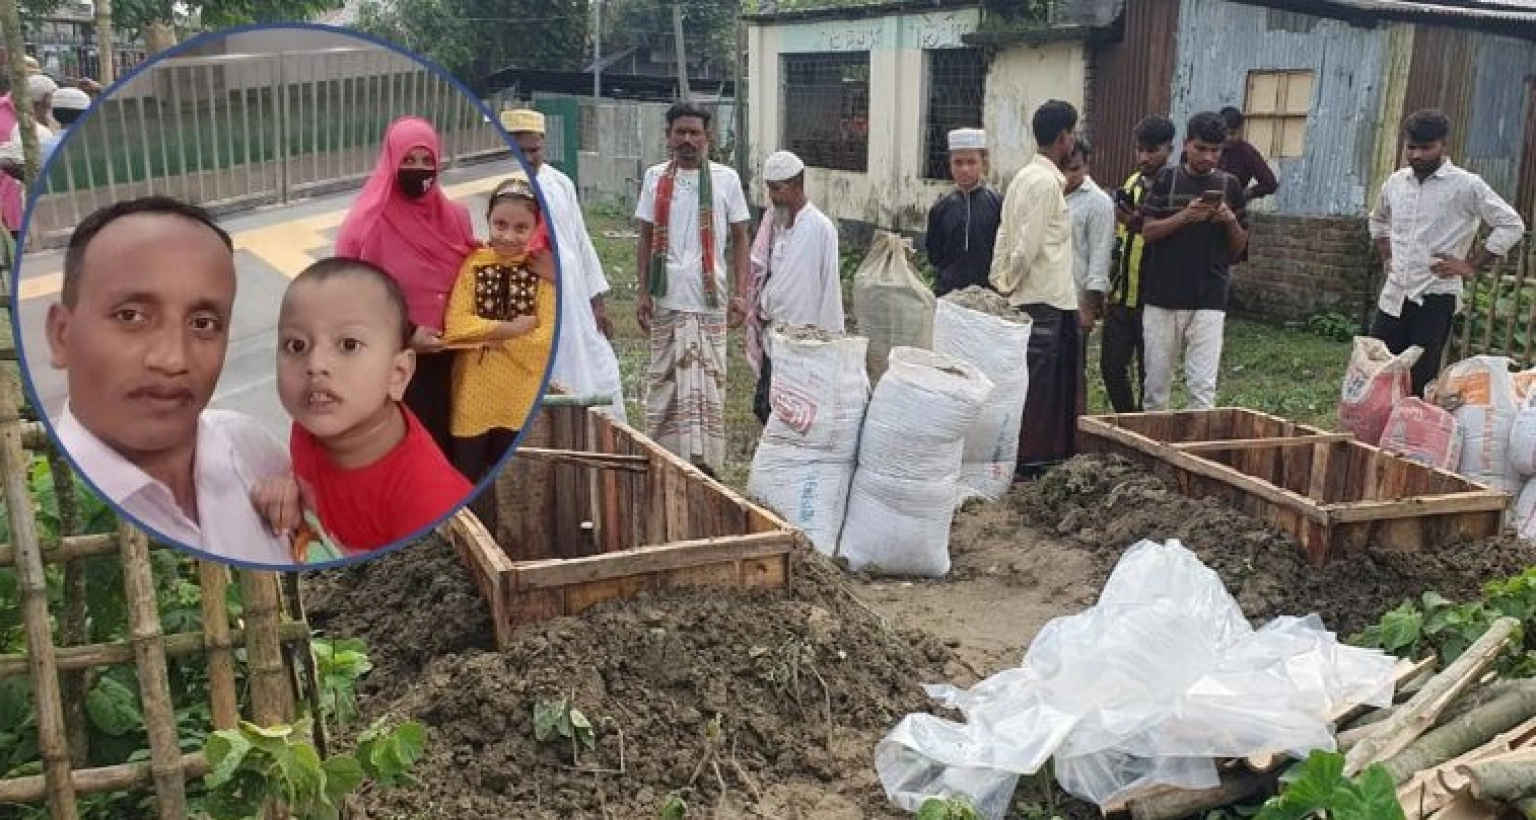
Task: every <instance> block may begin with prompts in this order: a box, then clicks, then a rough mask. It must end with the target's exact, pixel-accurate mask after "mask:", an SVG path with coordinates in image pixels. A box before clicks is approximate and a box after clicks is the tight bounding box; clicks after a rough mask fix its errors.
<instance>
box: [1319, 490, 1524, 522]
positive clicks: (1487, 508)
mask: <svg viewBox="0 0 1536 820" xmlns="http://www.w3.org/2000/svg"><path fill="white" fill-rule="evenodd" d="M1508 504H1509V496H1507V495H1505V494H1504V493H1497V492H1493V491H1491V490H1484V491H1482V492H1473V493H1454V494H1451V495H1426V496H1419V497H1418V498H1400V499H1397V500H1395V501H1356V502H1352V503H1348V504H1329V505H1326V506H1324V507H1323V508H1322V510H1323V512H1325V513H1326V514H1327V516H1328V521H1329V522H1331V523H1338V524H1348V523H1351V522H1355V521H1381V520H1386V519H1392V518H1417V517H1421V516H1426V515H1444V514H1450V513H1470V512H1495V511H1497V512H1503V510H1504V508H1505V507H1506V506H1508Z"/></svg>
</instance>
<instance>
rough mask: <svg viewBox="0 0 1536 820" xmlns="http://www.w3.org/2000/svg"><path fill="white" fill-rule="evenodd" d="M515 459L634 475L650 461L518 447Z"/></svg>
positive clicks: (589, 451) (581, 452) (613, 455)
mask: <svg viewBox="0 0 1536 820" xmlns="http://www.w3.org/2000/svg"><path fill="white" fill-rule="evenodd" d="M517 457H518V458H526V459H528V460H530V461H547V462H550V463H553V464H560V465H563V466H572V467H577V468H581V467H588V468H592V469H597V470H628V471H630V472H634V473H643V472H645V471H646V470H647V469H648V468H649V464H650V460H649V459H647V458H646V457H645V456H629V455H618V454H615V453H601V452H594V451H591V450H550V449H546V448H543V447H519V448H517Z"/></svg>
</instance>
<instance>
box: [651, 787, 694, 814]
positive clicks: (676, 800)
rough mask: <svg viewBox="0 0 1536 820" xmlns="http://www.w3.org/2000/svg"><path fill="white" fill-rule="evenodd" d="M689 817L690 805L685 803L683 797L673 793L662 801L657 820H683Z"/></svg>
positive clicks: (657, 812)
mask: <svg viewBox="0 0 1536 820" xmlns="http://www.w3.org/2000/svg"><path fill="white" fill-rule="evenodd" d="M687 816H688V804H687V803H684V802H683V798H682V795H680V794H678V793H677V792H672V793H671V794H669V795H667V797H666V799H665V800H662V801H661V808H659V809H657V810H656V818H657V820H683V818H685V817H687Z"/></svg>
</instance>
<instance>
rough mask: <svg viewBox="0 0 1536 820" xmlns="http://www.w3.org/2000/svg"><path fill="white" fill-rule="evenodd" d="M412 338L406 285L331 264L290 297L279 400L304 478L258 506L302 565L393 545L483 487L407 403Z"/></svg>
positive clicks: (272, 487)
mask: <svg viewBox="0 0 1536 820" xmlns="http://www.w3.org/2000/svg"><path fill="white" fill-rule="evenodd" d="M413 330H414V328H413V327H412V326H411V322H410V319H409V318H407V313H406V303H405V297H404V295H403V294H402V293H401V291H400V287H399V285H398V284H396V282H395V280H394V279H393V278H392V277H390V275H389V274H387V273H385V272H384V271H383V270H380V269H379V268H377V267H375V266H374V265H372V264H369V263H367V262H362V261H359V260H355V259H342V258H332V259H323V260H321V261H319V262H316V263H315V264H313V265H311V266H309V267H308V268H306V269H305V270H304V272H302V273H300V274H299V275H298V276H297V277H296V278H295V279H294V280H293V282H292V283H290V284H289V286H288V291H287V293H285V294H284V295H283V304H282V309H281V312H280V314H279V318H278V346H277V392H278V396H279V398H281V400H282V403H283V408H284V409H286V410H287V411H288V414H289V415H290V416H292V417H293V429H292V433H291V435H290V437H289V444H288V448H289V454H290V456H291V458H292V460H293V475H292V476H291V477H286V478H283V479H277V480H275V481H272V482H269V483H268V484H267V485H266V486H263V487H262V488H260V489H259V490H258V491H257V494H256V498H255V502H256V505H257V508H258V509H259V510H261V511H262V513H263V515H264V516H265V517H266V519H267V521H268V523H269V524H271V525H272V526H273V527H274V528H275V529H277V530H279V531H288V532H290V533H292V534H293V535H292V539H293V551H294V555H293V558H294V563H296V564H312V563H321V562H325V561H331V560H335V559H338V558H344V557H347V556H350V555H358V554H361V553H365V552H370V551H372V550H376V549H379V548H381V547H384V546H387V545H389V544H393V543H395V542H397V541H400V540H402V539H404V538H407V537H409V536H412V535H415V534H417V533H419V532H421V531H422V530H424V529H426V528H427V527H430V526H431V525H433V524H435V523H437V522H438V521H439V520H440V519H442V518H443V517H445V516H446V515H448V514H449V513H450V512H452V511H453V510H454V509H455V508H456V507H458V506H459V505H461V504H463V503H464V502H465V501H467V500H469V495H470V493H471V492H472V491H473V489H474V487H473V486H472V485H471V484H470V483H469V481H468V480H466V479H465V478H464V477H463V475H461V474H460V473H459V471H458V470H456V469H454V468H453V465H451V464H450V463H449V462H448V459H447V457H446V456H444V455H443V453H442V451H441V450H439V449H438V447H437V445H436V444H435V443H434V442H433V440H432V437H431V436H430V435H429V434H428V433H427V431H426V428H424V427H422V425H421V422H420V421H418V420H417V419H416V417H415V416H414V415H413V414H412V413H411V411H410V410H408V409H407V408H406V407H405V405H404V404H402V403H401V398H402V397H403V396H404V395H405V388H406V385H407V384H409V383H410V381H411V375H412V373H413V372H414V370H415V363H416V359H415V353H414V352H413V351H412V350H411V348H410V340H411V334H412V332H413Z"/></svg>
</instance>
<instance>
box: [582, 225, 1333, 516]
mask: <svg viewBox="0 0 1536 820" xmlns="http://www.w3.org/2000/svg"><path fill="white" fill-rule="evenodd" d="M586 217H587V231H588V233H590V234H591V236H592V244H593V245H595V246H596V247H597V254H598V257H599V258H601V259H602V261H603V270H604V272H606V273H607V274H608V281H609V283H610V284H611V285H612V286H613V291H612V292H611V293H610V294H609V295H608V312H609V315H610V316H612V317H613V320H614V325H615V327H616V330H617V336H618V338H617V339H616V340H615V341H614V348H615V349H616V350H617V352H618V355H619V370H620V372H621V373H622V375H623V378H624V396H625V399H626V400H627V402H628V404H627V408H626V409H627V410H628V412H629V417H630V420H631V422H632V423H633V424H634V425H635V427H636V428H637V429H640V430H642V431H644V430H645V414H644V410H643V408H642V406H641V405H640V401H639V400H640V396H641V391H642V390H643V388H644V377H645V369H646V366H647V363H648V361H649V358H650V351H649V349H648V347H647V342H646V340H645V337H644V335H643V334H641V332H640V327H639V325H638V324H637V323H636V321H635V296H636V293H637V292H638V287H639V286H638V281H637V278H636V275H635V243H636V241H637V240H636V238H635V236H634V235H633V234H634V233H635V228H634V223H633V221H632V220H631V219H630V218H629V217H628V215H627V214H624V213H620V212H618V211H616V210H614V209H611V208H604V209H592V210H589V211H588V212H587V214H586ZM854 260H859V261H861V260H862V255H861V254H858V253H855V252H850V251H848V250H845V252H844V267H845V269H848V270H852V269H856V268H857V267H858V265H857V262H856V261H854ZM846 292H847V291H846V290H845V295H846ZM847 307H848V313H849V314H850V315H852V302H851V301H849V302H847ZM1099 338H1100V332H1099V331H1097V330H1096V331H1094V333H1093V335H1092V336H1091V337H1089V349H1088V371H1089V379H1088V391H1089V393H1088V411H1089V412H1090V413H1095V414H1097V413H1108V412H1111V409H1110V406H1109V400H1108V399H1107V398H1106V396H1105V394H1104V382H1103V380H1102V379H1100V378H1099ZM729 344H730V359H729V362H728V363H727V365H726V367H727V378H728V383H727V387H726V411H725V425H726V431H727V436H728V446H727V449H726V465H725V468H724V469H723V470H722V471H721V478H722V479H723V480H724V481H725V483H727V484H729V485H730V486H732V487H735V488H737V489H743V488H745V486H746V483H747V474H748V472H749V470H750V467H751V464H752V453H753V451H754V450H755V449H756V448H757V436H758V432H759V426H758V423H757V419H756V418H754V417H753V416H752V391H753V387H754V386H755V380H754V378H753V375H752V369H751V367H750V366H749V365H748V364H747V359H746V352H745V350H746V342H745V340H744V338H743V336H742V333H741V331H739V330H734V329H733V330H731V331H730V334H729ZM1349 352H1350V344H1349V342H1348V341H1343V342H1341V341H1335V340H1334V339H1330V338H1325V337H1323V336H1321V335H1318V334H1317V333H1314V332H1308V331H1307V330H1304V329H1292V328H1283V327H1277V326H1275V325H1270V324H1265V323H1263V322H1257V321H1253V320H1249V319H1240V318H1235V317H1228V319H1227V333H1226V345H1225V349H1224V350H1223V352H1222V361H1221V376H1220V379H1219V381H1218V382H1217V402H1218V403H1219V404H1222V405H1228V406H1239V407H1247V408H1250V409H1253V410H1261V411H1264V412H1266V413H1274V414H1275V415H1278V416H1283V417H1285V418H1288V419H1291V420H1293V421H1298V422H1303V423H1306V424H1315V425H1318V426H1321V427H1323V428H1325V429H1333V427H1334V425H1335V419H1336V414H1337V407H1338V401H1339V384H1340V380H1342V379H1343V377H1344V369H1345V367H1346V366H1347V365H1348V363H1349ZM1187 402H1188V393H1187V392H1186V391H1185V390H1184V387H1183V384H1182V379H1179V378H1176V379H1175V384H1174V391H1173V406H1175V407H1182V406H1185V404H1186V403H1187Z"/></svg>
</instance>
